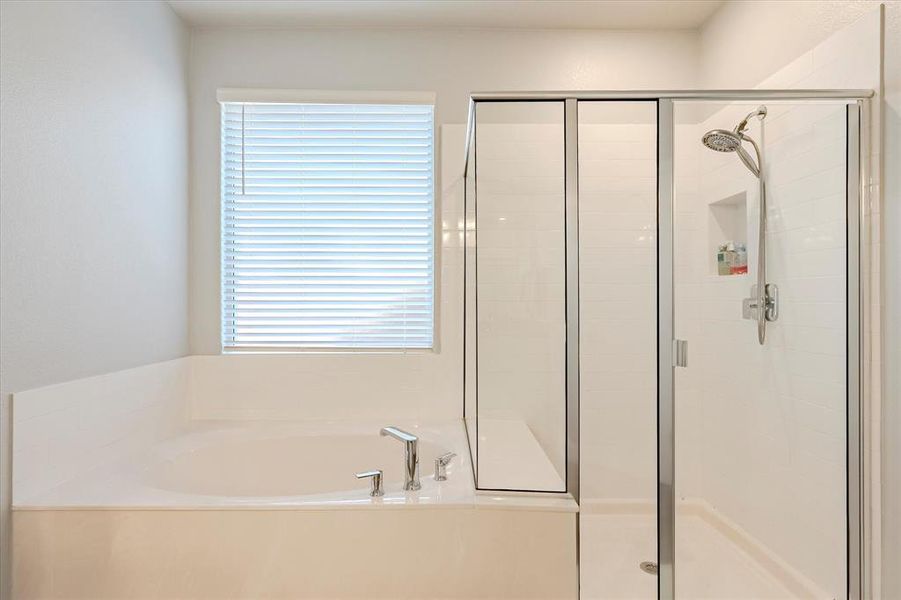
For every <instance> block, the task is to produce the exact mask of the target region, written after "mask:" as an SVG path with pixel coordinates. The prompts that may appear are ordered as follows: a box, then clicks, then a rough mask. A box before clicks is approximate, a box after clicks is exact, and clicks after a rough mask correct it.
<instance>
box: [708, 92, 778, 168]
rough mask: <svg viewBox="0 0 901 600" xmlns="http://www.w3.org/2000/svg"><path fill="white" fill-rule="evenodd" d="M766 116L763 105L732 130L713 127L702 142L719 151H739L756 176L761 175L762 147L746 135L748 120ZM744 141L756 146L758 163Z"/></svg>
mask: <svg viewBox="0 0 901 600" xmlns="http://www.w3.org/2000/svg"><path fill="white" fill-rule="evenodd" d="M765 116H766V106H761V107H760V108H758V109H757V110H755V111H753V112H751V113H749V114H748V116H746V117H745V118H744V119H742V120H741V122H740V123H739V124H738V125H736V126H735V129H733V130H732V131H728V130H726V129H712V130H710V131H708V132H707V133H705V134H704V137H702V138H701V142H702V143H703V144H704V145H705V146H707V147H708V148H710V149H711V150H716V151H717V152H737V153H738V157H739V158H740V159H741V162H743V163H744V164H745V166H746V167H748V170H749V171H751V173H753V174H754V177H760V167H759V164H760V149H759V148H758V147H757V142H755V141H754V140H753V139H752V138H751V137H750V136H747V135H745V130H746V129H747V128H748V120H750V119H751V118H753V117H760V118H761V119H763V118H764V117H765ZM744 142H751V145H752V146H754V152H755V153H756V154H757V162H756V163H755V162H754V159H753V158H751V155H750V154H748V151H747V150H745V149H744V148H743V147H742V143H744Z"/></svg>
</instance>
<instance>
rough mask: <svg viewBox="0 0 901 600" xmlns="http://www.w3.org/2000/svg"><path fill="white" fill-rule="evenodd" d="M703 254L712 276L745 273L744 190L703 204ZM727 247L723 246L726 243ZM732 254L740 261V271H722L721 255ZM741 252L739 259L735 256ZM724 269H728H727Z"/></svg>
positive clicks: (746, 262)
mask: <svg viewBox="0 0 901 600" xmlns="http://www.w3.org/2000/svg"><path fill="white" fill-rule="evenodd" d="M707 209H708V210H707V246H708V248H707V250H708V252H707V255H708V257H709V258H708V262H709V268H708V270H709V272H710V273H711V274H712V275H721V276H732V277H734V276H739V275H747V273H748V266H747V265H748V259H747V255H748V240H749V239H751V236H750V235H749V233H748V194H747V192H745V191H742V192H738V193H736V194H732V195H731V196H726V197H725V198H720V199H719V200H714V201H712V202H711V203H710V204H708V205H707ZM727 245H728V246H729V247H728V248H725V247H726V246H727ZM724 252H725V253H734V254H733V255H732V256H734V257H735V258H736V260H740V261H742V262H743V264H744V270H742V269H740V268H734V269H733V270H732V271H731V272H724V271H723V270H722V261H721V258H722V254H723V253H724ZM739 255H741V256H742V258H738V256H739ZM727 270H728V269H727Z"/></svg>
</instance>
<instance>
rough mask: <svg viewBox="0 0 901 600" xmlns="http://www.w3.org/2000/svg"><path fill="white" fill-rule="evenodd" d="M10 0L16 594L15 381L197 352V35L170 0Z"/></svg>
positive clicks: (6, 205)
mask: <svg viewBox="0 0 901 600" xmlns="http://www.w3.org/2000/svg"><path fill="white" fill-rule="evenodd" d="M0 7H2V12H0V38H2V46H0V71H2V86H0V89H2V91H0V105H2V121H0V122H2V125H0V129H2V131H3V136H2V143H0V164H2V167H0V196H2V204H0V278H2V281H3V285H2V288H0V289H2V292H0V305H2V311H0V331H2V333H0V403H2V412H0V452H2V455H3V457H2V461H0V476H2V479H0V537H2V540H3V542H4V543H3V544H2V552H0V554H2V557H3V560H2V561H0V563H2V569H0V579H2V587H0V596H2V597H6V594H4V593H3V592H6V593H8V591H9V570H8V564H7V558H8V556H9V553H8V552H7V551H6V549H7V546H6V544H5V542H6V540H8V528H7V516H8V506H9V489H10V485H9V482H10V472H9V471H10V468H11V467H10V460H9V448H10V446H9V417H10V415H9V412H10V408H9V400H8V397H9V394H10V393H12V392H18V391H22V390H27V389H32V388H36V387H41V386H46V385H50V384H54V383H58V382H63V381H69V380H72V379H77V378H82V377H87V376H90V375H96V374H101V373H108V372H111V371H118V370H121V369H127V368H129V367H135V366H139V365H143V364H147V363H152V362H157V361H162V360H167V359H171V358H176V357H180V356H184V355H185V354H186V353H187V349H188V331H187V301H188V300H187V260H188V254H187V246H188V200H187V189H188V165H187V149H188V138H187V127H188V125H187V119H188V98H187V90H186V85H187V83H186V78H187V50H188V45H189V34H188V30H187V29H186V27H185V26H184V25H183V24H182V23H181V21H180V20H179V19H178V18H177V17H176V16H175V14H174V13H173V12H172V11H171V9H170V8H169V7H168V6H167V5H166V4H165V3H162V2H118V3H111V2H37V1H32V2H6V1H4V2H2V3H0Z"/></svg>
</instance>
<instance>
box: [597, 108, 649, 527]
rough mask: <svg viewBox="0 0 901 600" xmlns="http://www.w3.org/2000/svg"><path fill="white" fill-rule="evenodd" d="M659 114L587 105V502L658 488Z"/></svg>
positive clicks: (644, 495)
mask: <svg viewBox="0 0 901 600" xmlns="http://www.w3.org/2000/svg"><path fill="white" fill-rule="evenodd" d="M655 121H656V105H655V104H653V103H608V102H594V103H591V102H583V103H581V104H580V105H579V292H580V304H579V308H580V321H579V324H580V327H581V335H580V338H579V350H580V368H581V378H580V402H581V417H582V422H581V428H580V430H581V453H580V461H581V497H582V503H583V504H590V503H592V502H594V501H598V500H604V501H611V500H623V499H629V500H645V501H647V502H653V501H654V497H655V495H656V488H657V483H656V480H657V467H656V465H657V454H656V447H657V444H656V438H657V427H656V423H657V418H656V412H657V404H656V398H657V391H656V374H655V373H656V362H655V356H656V354H655V348H656V322H657V320H656V311H657V307H656V245H655V244H656V199H657V183H656V182H657V165H656V154H657V141H656V135H657V130H656V125H655ZM622 542H623V543H625V544H631V543H634V542H635V540H634V539H628V538H625V539H623V540H622ZM608 543H611V544H612V543H613V541H612V540H608Z"/></svg>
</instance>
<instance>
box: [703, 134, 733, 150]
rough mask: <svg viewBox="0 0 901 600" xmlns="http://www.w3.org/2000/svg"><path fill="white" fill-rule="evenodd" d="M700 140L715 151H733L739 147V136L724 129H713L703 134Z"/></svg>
mask: <svg viewBox="0 0 901 600" xmlns="http://www.w3.org/2000/svg"><path fill="white" fill-rule="evenodd" d="M701 142H703V144H704V145H705V146H707V147H708V148H710V149H711V150H716V151H717V152H735V151H736V150H738V148H740V147H741V138H740V137H738V136H737V135H736V134H735V133H733V132H731V131H726V130H725V129H713V130H711V131H708V132H707V133H705V134H704V137H703V138H701Z"/></svg>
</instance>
